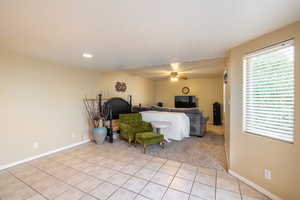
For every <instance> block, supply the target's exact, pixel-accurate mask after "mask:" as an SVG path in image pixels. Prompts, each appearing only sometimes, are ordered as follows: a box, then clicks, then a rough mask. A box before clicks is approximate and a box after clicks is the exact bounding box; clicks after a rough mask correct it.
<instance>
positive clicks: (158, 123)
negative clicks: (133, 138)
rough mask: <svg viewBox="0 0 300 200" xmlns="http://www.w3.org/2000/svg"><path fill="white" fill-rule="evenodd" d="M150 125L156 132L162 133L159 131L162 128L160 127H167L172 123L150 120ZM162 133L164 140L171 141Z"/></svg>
mask: <svg viewBox="0 0 300 200" xmlns="http://www.w3.org/2000/svg"><path fill="white" fill-rule="evenodd" d="M151 125H152V126H153V127H154V128H155V129H156V130H157V133H158V134H163V133H161V130H160V129H162V128H168V127H170V126H171V125H172V124H171V122H168V121H152V122H151ZM163 135H164V138H165V140H166V141H167V142H171V141H170V140H169V139H168V137H167V135H166V134H163Z"/></svg>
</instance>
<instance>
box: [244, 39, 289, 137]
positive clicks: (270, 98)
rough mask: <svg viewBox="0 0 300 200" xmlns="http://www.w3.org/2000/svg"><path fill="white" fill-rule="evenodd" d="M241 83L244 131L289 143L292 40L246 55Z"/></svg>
mask: <svg viewBox="0 0 300 200" xmlns="http://www.w3.org/2000/svg"><path fill="white" fill-rule="evenodd" d="M243 82H244V85H243V129H244V130H243V131H244V132H247V133H253V134H258V135H263V136H268V137H272V138H276V139H280V140H284V141H288V142H292V141H293V133H294V45H293V40H289V41H285V42H282V43H279V44H276V45H273V46H270V47H267V48H264V49H261V50H258V51H255V52H252V53H250V54H247V55H246V56H245V57H244V80H243Z"/></svg>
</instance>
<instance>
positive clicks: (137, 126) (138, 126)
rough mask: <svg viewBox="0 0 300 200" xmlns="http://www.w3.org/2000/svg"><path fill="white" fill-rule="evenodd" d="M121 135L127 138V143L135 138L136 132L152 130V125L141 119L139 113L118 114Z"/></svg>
mask: <svg viewBox="0 0 300 200" xmlns="http://www.w3.org/2000/svg"><path fill="white" fill-rule="evenodd" d="M119 117H120V131H121V137H123V138H124V139H127V140H128V141H129V143H130V142H131V141H134V140H135V135H136V134H137V133H143V132H152V131H153V129H152V126H151V124H150V123H148V122H144V121H142V115H141V114H140V113H131V114H120V116H119Z"/></svg>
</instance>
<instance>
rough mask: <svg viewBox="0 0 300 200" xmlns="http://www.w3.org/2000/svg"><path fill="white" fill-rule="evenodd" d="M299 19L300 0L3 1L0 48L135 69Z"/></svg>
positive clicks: (216, 48)
mask: <svg viewBox="0 0 300 200" xmlns="http://www.w3.org/2000/svg"><path fill="white" fill-rule="evenodd" d="M299 19H300V0H186V1H184V0H128V1H126V0H105V1H104V0H0V48H1V49H7V50H11V51H15V52H17V53H20V54H25V55H29V56H32V57H38V58H42V59H47V60H50V61H53V62H59V63H62V64H65V65H70V66H73V65H74V66H81V67H91V68H97V69H99V70H112V69H128V68H138V67H146V66H156V65H162V64H167V63H171V62H176V61H179V62H183V61H195V60H203V59H208V58H217V57H223V56H224V55H225V52H226V50H228V49H229V48H231V47H233V46H236V45H238V44H240V43H242V42H245V41H247V40H250V39H253V38H255V37H257V36H259V35H262V34H264V33H267V32H269V31H272V30H275V29H277V28H280V27H282V26H284V25H287V24H289V23H292V22H295V21H297V20H299ZM83 52H89V53H92V54H93V55H94V57H93V58H92V59H90V60H88V59H84V58H82V57H81V55H82V53H83Z"/></svg>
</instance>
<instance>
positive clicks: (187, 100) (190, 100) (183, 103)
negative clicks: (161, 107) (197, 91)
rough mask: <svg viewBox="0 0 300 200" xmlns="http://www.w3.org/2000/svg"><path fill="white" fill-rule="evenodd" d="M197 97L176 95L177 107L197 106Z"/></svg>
mask: <svg viewBox="0 0 300 200" xmlns="http://www.w3.org/2000/svg"><path fill="white" fill-rule="evenodd" d="M195 107H197V98H196V97H195V96H175V108H195Z"/></svg>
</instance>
